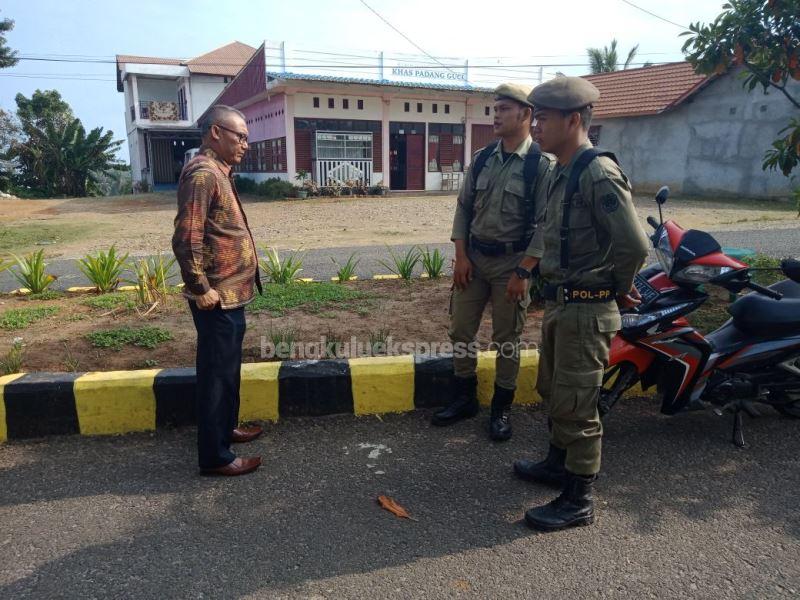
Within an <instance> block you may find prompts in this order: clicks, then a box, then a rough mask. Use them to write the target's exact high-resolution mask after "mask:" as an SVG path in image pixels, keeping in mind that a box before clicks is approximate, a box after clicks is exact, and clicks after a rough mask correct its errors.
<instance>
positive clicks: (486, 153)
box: [466, 141, 498, 235]
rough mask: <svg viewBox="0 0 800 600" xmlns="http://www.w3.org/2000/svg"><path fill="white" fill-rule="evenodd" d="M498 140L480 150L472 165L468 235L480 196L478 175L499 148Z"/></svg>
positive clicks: (467, 211)
mask: <svg viewBox="0 0 800 600" xmlns="http://www.w3.org/2000/svg"><path fill="white" fill-rule="evenodd" d="M497 144H498V142H497V141H495V142H493V143H491V144H489V145H488V146H484V147H483V148H482V149H481V151H480V152H478V156H476V157H475V162H474V163H473V165H472V198H470V204H469V207H468V208H467V210H466V213H467V235H469V226H470V225H471V224H472V215H473V212H474V210H475V199H476V198H477V196H478V190H477V189H476V186H477V185H478V175H480V174H481V171H483V167H485V166H486V161H487V160H489V157H490V156H491V155H492V152H494V149H495V148H497Z"/></svg>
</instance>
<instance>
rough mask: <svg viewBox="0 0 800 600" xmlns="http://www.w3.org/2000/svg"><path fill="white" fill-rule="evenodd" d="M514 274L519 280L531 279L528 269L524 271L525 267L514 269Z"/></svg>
mask: <svg viewBox="0 0 800 600" xmlns="http://www.w3.org/2000/svg"><path fill="white" fill-rule="evenodd" d="M514 273H516V274H517V277H519V278H520V279H530V278H531V272H530V271H528V269H526V268H525V267H516V268H515V269H514Z"/></svg>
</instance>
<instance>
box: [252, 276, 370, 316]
mask: <svg viewBox="0 0 800 600" xmlns="http://www.w3.org/2000/svg"><path fill="white" fill-rule="evenodd" d="M370 297H371V294H369V293H367V292H362V291H359V290H354V289H352V288H350V287H349V286H345V285H338V284H336V283H327V282H319V283H289V284H277V283H267V284H266V285H264V295H263V296H256V297H255V298H254V299H253V301H252V302H251V303H250V304H248V305H247V310H248V311H250V312H258V311H260V310H268V311H270V312H271V313H273V314H276V315H280V314H282V313H283V312H285V311H287V310H290V309H293V308H300V307H302V308H304V309H305V310H308V311H310V312H319V311H321V310H323V309H325V308H329V307H336V306H340V307H342V306H344V305H346V304H347V303H348V302H350V301H353V300H363V299H366V298H370Z"/></svg>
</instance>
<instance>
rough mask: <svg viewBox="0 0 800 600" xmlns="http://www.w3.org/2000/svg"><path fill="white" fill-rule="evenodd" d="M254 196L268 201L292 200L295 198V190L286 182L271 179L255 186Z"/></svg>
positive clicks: (274, 178)
mask: <svg viewBox="0 0 800 600" xmlns="http://www.w3.org/2000/svg"><path fill="white" fill-rule="evenodd" d="M255 194H256V195H258V196H263V197H264V198H267V199H269V200H277V199H280V198H292V197H295V196H297V188H296V187H294V185H292V184H291V183H290V182H288V181H283V180H282V179H278V178H276V177H273V178H270V179H267V180H266V181H262V182H261V183H259V184H257V185H256V188H255Z"/></svg>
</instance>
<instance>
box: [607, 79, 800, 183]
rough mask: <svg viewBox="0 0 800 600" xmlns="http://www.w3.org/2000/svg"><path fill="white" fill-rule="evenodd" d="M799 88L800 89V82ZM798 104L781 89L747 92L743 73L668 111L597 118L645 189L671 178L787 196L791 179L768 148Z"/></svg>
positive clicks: (630, 173)
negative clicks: (770, 164)
mask: <svg viewBox="0 0 800 600" xmlns="http://www.w3.org/2000/svg"><path fill="white" fill-rule="evenodd" d="M792 87H793V89H794V90H795V91H796V92H797V93H798V94H800V85H798V84H796V83H795V84H794V85H793V86H792ZM791 116H797V111H796V110H795V109H794V108H793V107H792V106H791V104H790V103H789V101H788V100H787V99H786V98H785V97H784V96H783V95H782V94H780V93H779V92H778V91H777V90H773V91H770V92H769V93H768V94H767V95H764V94H763V93H762V92H761V91H760V89H757V90H753V91H752V92H747V91H746V90H744V89H743V88H742V81H741V79H739V78H738V76H737V74H736V73H732V74H728V75H725V76H723V77H721V78H720V79H718V80H717V81H715V82H713V83H711V84H710V85H709V86H708V87H706V88H705V89H703V90H701V91H700V92H699V93H698V94H697V95H696V96H695V97H694V98H693V99H691V100H690V101H688V102H684V103H683V104H682V105H680V106H679V107H678V108H676V109H674V110H671V111H668V112H666V113H663V114H661V115H654V116H646V117H628V118H622V119H605V120H604V119H597V120H596V121H594V122H593V124H594V125H602V130H601V132H600V141H599V146H600V147H601V148H604V149H607V150H611V151H613V152H615V153H616V154H617V157H618V158H619V159H620V162H621V163H622V166H623V168H624V170H625V172H626V173H627V174H628V176H629V177H630V179H631V181H632V183H633V186H634V188H635V190H636V191H637V192H650V191H654V190H656V189H658V188H659V187H660V186H662V185H669V186H670V188H671V190H672V191H673V192H674V193H679V194H687V195H695V196H740V197H749V198H768V197H785V196H788V195H789V193H790V187H791V186H790V181H789V179H788V178H786V177H784V176H783V175H782V174H780V173H779V172H774V171H763V170H762V169H761V163H762V160H763V156H764V152H765V151H766V150H767V149H768V148H770V146H771V143H772V141H773V140H774V139H775V138H776V137H777V135H778V132H779V131H780V130H781V129H782V128H783V127H785V126H786V125H787V124H788V122H789V119H790V117H791Z"/></svg>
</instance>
